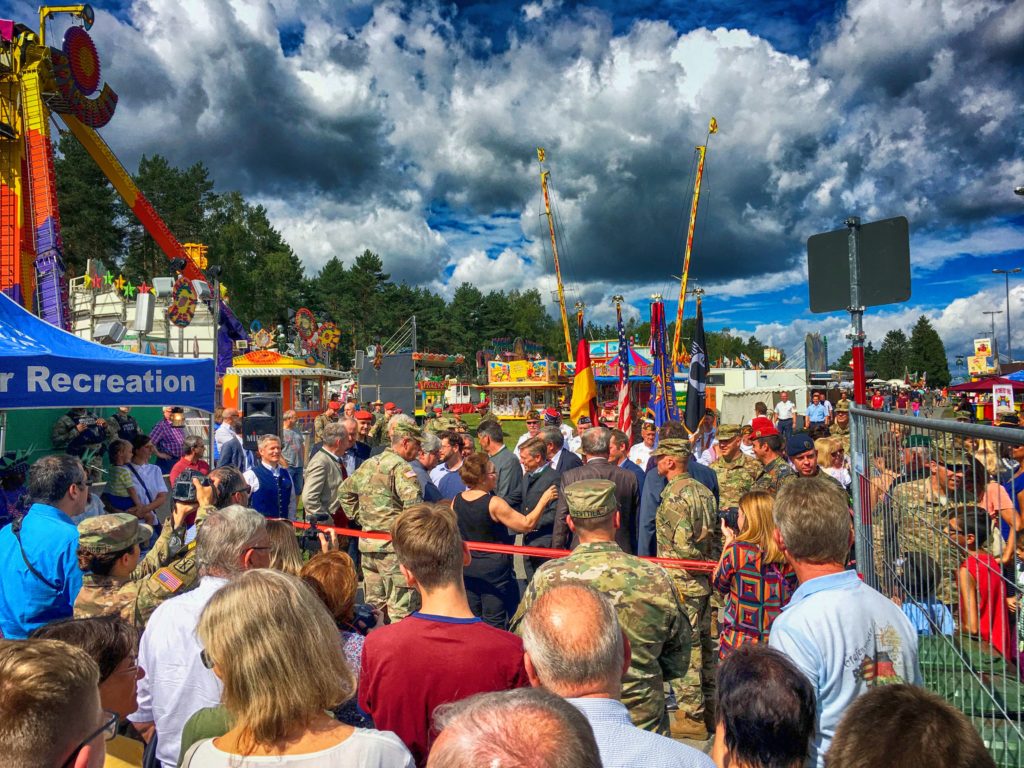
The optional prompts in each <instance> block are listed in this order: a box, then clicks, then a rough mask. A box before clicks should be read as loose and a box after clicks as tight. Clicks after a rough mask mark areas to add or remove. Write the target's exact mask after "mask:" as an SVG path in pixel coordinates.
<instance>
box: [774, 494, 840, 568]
mask: <svg viewBox="0 0 1024 768" xmlns="http://www.w3.org/2000/svg"><path fill="white" fill-rule="evenodd" d="M772 515H773V516H774V518H775V526H776V527H777V528H778V529H779V533H780V534H781V536H782V541H783V542H784V543H785V545H786V551H787V552H789V554H790V556H791V557H792V558H793V559H794V560H801V561H803V562H807V563H841V564H843V565H845V564H846V561H847V559H848V556H849V552H850V530H851V526H852V525H853V523H852V521H851V519H850V509H849V506H848V505H847V500H846V494H845V493H844V492H843V490H842V488H840V487H839V485H838V484H836V483H835V482H833V481H832V480H831V479H830V478H827V477H794V478H790V479H789V480H786V481H785V482H784V483H783V484H782V487H780V488H779V491H778V493H777V494H776V495H775V506H774V507H773V509H772Z"/></svg>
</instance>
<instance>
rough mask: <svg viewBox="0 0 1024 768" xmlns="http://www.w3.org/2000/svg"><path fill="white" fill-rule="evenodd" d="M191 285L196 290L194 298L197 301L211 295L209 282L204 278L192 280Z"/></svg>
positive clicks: (206, 298) (204, 299)
mask: <svg viewBox="0 0 1024 768" xmlns="http://www.w3.org/2000/svg"><path fill="white" fill-rule="evenodd" d="M192 287H193V288H194V289H195V291H196V298H197V299H198V300H199V301H206V300H208V299H209V298H210V297H211V296H213V291H212V290H211V289H210V284H209V283H208V282H206V281H205V280H193V281H192Z"/></svg>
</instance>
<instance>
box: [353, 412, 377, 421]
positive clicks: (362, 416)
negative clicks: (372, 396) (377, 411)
mask: <svg viewBox="0 0 1024 768" xmlns="http://www.w3.org/2000/svg"><path fill="white" fill-rule="evenodd" d="M352 417H353V418H354V419H355V420H356V421H373V414H372V413H370V412H369V411H356V412H355V413H353V414H352Z"/></svg>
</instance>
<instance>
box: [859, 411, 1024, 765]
mask: <svg viewBox="0 0 1024 768" xmlns="http://www.w3.org/2000/svg"><path fill="white" fill-rule="evenodd" d="M850 416H851V418H850V423H851V458H852V463H853V465H852V467H851V471H852V474H853V478H854V482H853V492H854V510H855V516H854V520H855V530H856V542H857V547H856V556H857V569H858V571H859V572H860V574H861V577H862V578H863V579H864V580H865V582H867V583H868V584H870V585H871V586H872V587H874V588H876V589H878V590H879V591H880V592H882V593H883V594H884V595H886V596H887V597H889V598H891V599H892V600H893V601H894V602H897V603H899V604H900V605H901V606H902V607H903V609H904V612H905V613H907V615H908V618H911V620H912V623H914V624H915V625H916V626H917V628H918V635H919V657H920V663H921V672H922V675H923V678H924V684H925V686H926V687H927V688H929V689H930V690H932V691H934V692H936V693H937V694H939V695H940V696H942V697H943V698H945V699H946V700H948V701H949V702H951V703H952V704H953V705H954V706H956V707H957V708H958V709H960V710H961V711H962V712H963V713H964V714H965V715H967V717H968V718H970V720H971V721H972V723H973V724H974V725H975V727H976V728H977V729H978V731H979V733H980V734H981V736H982V739H983V741H984V742H985V745H986V746H987V747H988V749H989V751H990V752H991V754H992V756H993V758H994V759H995V761H996V764H997V765H1000V766H1007V767H1009V766H1015V767H1016V768H1024V727H1022V724H1024V687H1022V685H1021V673H1020V666H1019V665H1018V658H1019V656H1020V655H1021V651H1022V648H1024V646H1022V640H1024V626H1022V625H1024V622H1021V621H1020V618H1021V614H1022V612H1024V606H1021V604H1020V602H1019V601H1020V597H1021V594H1022V592H1024V562H1022V556H1024V541H1022V539H1024V515H1022V512H1021V510H1024V503H1022V502H1024V495H1018V494H1024V465H1022V462H1024V448H1022V446H1024V429H1018V428H1007V427H991V426H982V425H976V424H965V423H958V422H955V421H948V420H943V419H927V418H915V417H912V416H902V415H897V414H890V413H882V412H878V411H873V410H870V409H866V408H861V407H854V408H851V409H850ZM966 532H973V533H972V538H971V539H967V538H966V536H965V533H966Z"/></svg>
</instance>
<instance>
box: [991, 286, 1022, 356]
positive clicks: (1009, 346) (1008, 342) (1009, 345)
mask: <svg viewBox="0 0 1024 768" xmlns="http://www.w3.org/2000/svg"><path fill="white" fill-rule="evenodd" d="M1018 272H1020V267H1014V268H1013V269H993V270H992V273H993V274H996V275H1002V276H1003V277H1004V278H1006V361H1007V362H1009V363H1012V362H1013V340H1012V339H1011V338H1010V275H1016V274H1017V273H1018Z"/></svg>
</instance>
